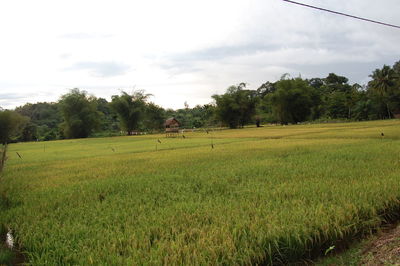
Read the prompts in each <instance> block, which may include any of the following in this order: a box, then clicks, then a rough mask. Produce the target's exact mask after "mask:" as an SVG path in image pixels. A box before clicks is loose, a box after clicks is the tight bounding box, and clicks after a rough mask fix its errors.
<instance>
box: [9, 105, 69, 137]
mask: <svg viewBox="0 0 400 266" xmlns="http://www.w3.org/2000/svg"><path fill="white" fill-rule="evenodd" d="M58 107H59V106H58V103H46V102H43V103H34V104H31V103H27V104H24V105H23V106H20V107H17V108H16V109H15V111H16V112H18V113H19V114H21V115H24V116H27V117H29V118H30V121H29V123H28V124H27V125H26V128H24V130H23V133H22V135H21V140H22V141H30V140H36V139H39V140H52V139H57V138H60V137H61V136H60V134H61V133H60V130H59V127H58V126H59V124H60V123H61V122H62V116H61V112H60V110H59V108H58Z"/></svg>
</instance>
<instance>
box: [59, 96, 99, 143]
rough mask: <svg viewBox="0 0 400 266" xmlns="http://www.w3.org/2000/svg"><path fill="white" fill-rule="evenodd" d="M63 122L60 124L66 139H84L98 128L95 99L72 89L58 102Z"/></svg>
mask: <svg viewBox="0 0 400 266" xmlns="http://www.w3.org/2000/svg"><path fill="white" fill-rule="evenodd" d="M59 104H60V110H61V114H62V117H63V119H64V122H63V123H62V124H61V128H62V130H63V133H64V136H65V137H67V138H86V137H88V136H89V135H90V134H91V133H92V132H93V130H95V129H96V128H98V126H99V113H98V111H97V108H96V107H97V106H96V105H97V104H96V100H95V97H93V96H89V95H88V94H87V92H86V91H81V90H79V89H72V90H71V91H70V92H69V93H67V94H65V95H63V96H61V100H60V102H59Z"/></svg>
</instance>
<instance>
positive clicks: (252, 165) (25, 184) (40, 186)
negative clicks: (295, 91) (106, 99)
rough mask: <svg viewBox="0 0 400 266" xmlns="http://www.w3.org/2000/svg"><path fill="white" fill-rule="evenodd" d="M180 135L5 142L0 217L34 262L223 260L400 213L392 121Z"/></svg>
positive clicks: (289, 246)
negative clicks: (6, 156) (7, 145)
mask: <svg viewBox="0 0 400 266" xmlns="http://www.w3.org/2000/svg"><path fill="white" fill-rule="evenodd" d="M381 133H384V136H382V135H381ZM185 136H186V138H170V139H165V138H162V135H147V136H126V137H114V138H98V139H95V138H92V139H76V140H60V141H51V142H45V143H44V142H28V143H16V144H11V145H9V152H8V156H9V160H8V161H7V164H6V166H5V168H4V171H3V173H2V175H1V177H0V195H1V197H0V209H1V210H0V211H1V213H2V215H1V217H0V223H1V224H2V225H3V226H4V227H5V228H6V227H10V228H12V230H13V232H15V239H16V242H17V244H18V245H19V246H20V247H22V248H23V251H24V252H25V253H26V258H27V260H28V261H29V263H31V264H33V265H42V264H48V265H60V264H79V265H87V264H112V265H141V264H146V265H160V264H167V265H174V264H175V265H176V264H185V265H186V264H204V265H205V264H225V265H232V264H255V263H266V264H269V263H278V262H281V263H287V262H290V261H298V260H300V259H304V258H308V257H312V256H314V255H316V254H320V255H323V254H324V253H325V251H326V250H327V249H329V248H330V247H332V246H334V245H335V246H339V245H340V244H343V243H346V242H349V241H352V240H353V239H354V238H357V237H359V236H361V235H363V234H368V233H369V232H371V231H372V230H374V229H375V228H377V227H379V226H380V225H381V224H382V222H383V221H385V220H388V219H394V218H395V216H396V215H398V213H399V212H398V211H399V207H400V182H399V176H400V167H399V162H400V161H399V152H398V151H399V150H400V122H399V121H398V120H386V121H379V122H358V123H345V124H343V123H342V124H341V123H337V124H324V125H290V126H264V127H262V128H245V129H238V130H221V131H214V132H211V131H210V132H209V134H207V132H205V131H198V132H192V133H191V132H185ZM158 140H160V142H161V143H160V142H158ZM211 141H213V143H214V148H213V149H212V148H211V145H210V144H211ZM16 152H18V153H19V154H20V155H21V157H22V158H19V157H18V156H17V154H16Z"/></svg>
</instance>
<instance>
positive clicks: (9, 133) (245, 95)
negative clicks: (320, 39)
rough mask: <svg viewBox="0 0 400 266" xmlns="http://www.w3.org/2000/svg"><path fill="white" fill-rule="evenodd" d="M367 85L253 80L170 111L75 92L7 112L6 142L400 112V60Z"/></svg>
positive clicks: (0, 132)
mask: <svg viewBox="0 0 400 266" xmlns="http://www.w3.org/2000/svg"><path fill="white" fill-rule="evenodd" d="M369 77H370V78H371V80H370V81H369V82H368V84H365V85H360V84H357V83H354V84H349V80H348V79H347V78H346V77H344V76H339V75H336V74H334V73H330V74H329V75H328V76H327V77H325V78H311V79H303V78H301V77H296V78H293V77H290V76H289V75H288V74H284V75H283V76H282V77H281V79H280V80H278V81H276V82H269V81H267V82H265V83H264V84H261V86H260V87H259V88H258V89H256V90H250V89H248V88H247V86H246V83H240V84H237V85H232V86H230V87H229V88H228V89H227V90H226V92H225V93H224V94H221V95H213V96H212V101H210V103H209V104H206V105H197V106H195V107H193V108H189V106H188V105H187V104H186V103H185V108H183V109H178V110H172V109H164V108H162V107H160V106H158V105H156V104H154V103H152V102H150V101H149V96H150V95H149V94H145V92H144V91H138V90H137V91H134V92H133V93H131V94H128V93H126V92H121V94H120V95H114V96H112V98H111V101H110V102H109V101H107V100H106V99H103V98H97V97H95V96H92V95H90V94H88V93H87V92H86V91H84V90H80V89H72V90H71V91H70V92H69V93H67V94H65V95H62V96H61V97H60V99H59V101H58V102H54V103H53V102H52V103H48V102H43V103H34V104H31V103H27V104H25V105H23V106H20V107H17V108H15V110H3V109H1V108H0V141H1V142H2V143H6V142H17V141H34V140H55V139H65V138H85V137H100V136H113V135H120V134H127V135H129V134H135V133H137V132H148V133H153V132H160V131H161V130H163V127H164V126H163V124H164V121H165V119H167V118H169V117H175V118H176V119H177V120H178V121H179V122H180V123H181V127H182V128H201V127H215V126H226V127H229V128H240V127H243V126H245V125H249V124H255V125H257V126H260V125H261V124H265V123H280V124H296V123H301V122H312V121H317V122H318V121H320V122H323V121H338V120H340V121H343V120H350V121H362V120H377V119H388V118H394V117H396V116H399V115H400V78H399V77H400V61H398V62H396V63H395V64H394V65H393V66H392V67H390V66H387V65H384V66H383V67H382V68H381V69H376V70H374V71H373V72H372V74H371V75H370V76H369Z"/></svg>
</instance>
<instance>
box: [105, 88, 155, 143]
mask: <svg viewBox="0 0 400 266" xmlns="http://www.w3.org/2000/svg"><path fill="white" fill-rule="evenodd" d="M150 96H151V94H144V91H140V90H139V91H134V92H133V93H132V95H129V94H128V93H126V92H124V91H122V92H121V95H113V96H112V97H111V99H112V100H111V108H112V109H113V110H114V111H115V112H116V113H117V115H118V118H119V121H120V127H121V129H122V130H124V131H126V132H127V134H128V135H131V134H132V132H133V131H134V130H138V129H139V125H140V122H141V121H142V120H143V118H144V115H145V111H146V101H147V99H148V98H149V97H150Z"/></svg>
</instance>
